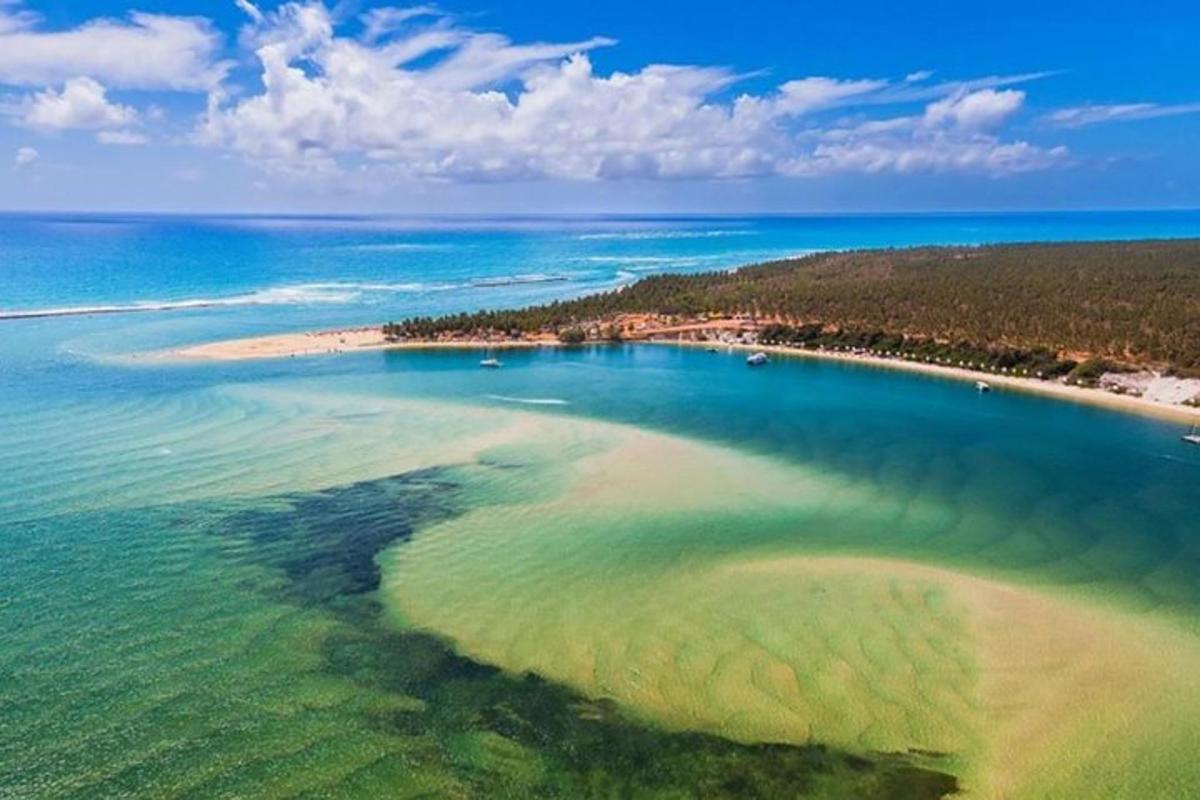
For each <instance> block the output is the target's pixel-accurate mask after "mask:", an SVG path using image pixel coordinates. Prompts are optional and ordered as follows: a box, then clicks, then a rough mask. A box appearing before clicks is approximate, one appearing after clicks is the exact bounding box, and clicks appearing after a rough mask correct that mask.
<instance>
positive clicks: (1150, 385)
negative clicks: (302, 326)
mask: <svg viewBox="0 0 1200 800" xmlns="http://www.w3.org/2000/svg"><path fill="white" fill-rule="evenodd" d="M664 341H667V342H681V343H693V344H703V345H707V346H722V347H726V346H732V347H744V348H759V349H770V350H773V351H775V352H779V353H795V354H798V355H807V356H816V357H824V358H836V359H842V360H847V359H848V360H855V361H859V362H866V363H871V364H873V365H876V366H887V367H898V368H905V369H918V370H922V371H926V372H936V373H939V374H944V375H947V376H949V377H957V378H966V379H971V380H979V379H986V380H988V381H993V382H996V383H998V384H1002V385H1007V386H1012V387H1015V388H1021V389H1029V390H1033V391H1038V392H1040V393H1044V394H1045V393H1048V394H1053V395H1056V396H1060V397H1067V398H1070V399H1080V400H1092V401H1095V402H1101V403H1103V404H1105V405H1109V406H1114V405H1115V406H1117V407H1120V408H1124V409H1126V410H1135V411H1139V410H1140V411H1147V410H1149V411H1151V412H1156V411H1157V412H1168V415H1169V416H1174V417H1177V418H1180V419H1188V418H1192V419H1195V418H1197V417H1198V416H1200V408H1197V406H1198V405H1200V240H1161V241H1135V242H1101V243H1080V244H1020V245H998V246H985V247H922V248H913V249H886V250H859V251H848V252H829V253H819V254H814V255H810V256H805V257H803V258H797V259H788V260H784V261H776V262H770V263H764V264H757V265H753V266H747V267H742V268H740V269H736V270H732V271H721V272H709V273H700V274H692V275H657V276H652V277H647V278H644V279H642V280H640V281H638V282H636V283H633V284H630V285H628V286H624V287H621V288H619V289H616V290H614V291H610V292H607V293H603V294H596V295H591V296H586V297H581V298H578V299H575V300H568V301H560V302H555V303H549V304H545V305H539V306H531V307H528V308H523V309H515V310H499V311H482V312H478V313H473V314H455V315H447V316H443V317H436V318H435V317H415V318H410V319H405V320H402V321H399V322H389V323H386V324H384V325H382V326H381V327H373V328H360V329H353V330H339V331H324V332H315V333H299V334H283V335H279V336H268V337H258V338H254V339H243V340H235V341H228V342H214V343H210V344H204V345H199V346H195V347H190V348H185V349H183V350H178V351H173V352H171V353H168V354H166V355H168V356H170V357H174V358H184V359H219V360H225V359H241V358H263V357H285V356H298V355H314V354H333V353H339V352H348V351H360V350H363V349H384V348H420V347H492V348H494V347H532V346H539V345H542V346H544V345H559V344H568V345H569V344H582V343H588V342H664Z"/></svg>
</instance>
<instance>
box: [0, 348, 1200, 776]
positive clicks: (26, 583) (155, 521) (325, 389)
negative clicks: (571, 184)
mask: <svg viewBox="0 0 1200 800" xmlns="http://www.w3.org/2000/svg"><path fill="white" fill-rule="evenodd" d="M478 359H479V356H478V354H404V355H378V354H373V355H365V356H358V357H347V358H345V359H340V360H338V359H330V360H315V361H312V362H304V361H303V360H297V361H294V362H290V363H286V364H279V363H275V364H268V363H264V364H250V365H233V366H212V367H188V368H174V367H165V366H164V367H136V368H131V367H128V366H124V365H118V364H93V363H83V362H81V363H78V364H76V365H75V366H73V367H72V369H73V370H74V371H73V372H71V373H70V378H69V380H68V379H67V378H66V377H61V376H64V375H66V374H67V372H66V371H65V370H64V371H61V372H54V373H53V375H54V376H56V377H54V378H53V379H50V378H47V379H45V381H44V383H43V384H42V385H40V386H38V387H30V386H29V385H27V384H26V385H20V384H18V383H15V382H14V383H11V384H10V385H9V387H8V388H10V389H11V391H10V392H9V393H7V394H6V395H5V399H4V401H3V403H0V446H2V447H3V450H4V452H5V454H6V455H7V457H8V463H9V464H11V465H15V466H13V467H12V468H11V469H10V470H9V473H8V479H7V480H5V481H3V482H0V527H2V529H3V537H4V539H3V541H4V547H5V550H4V552H5V560H4V563H3V567H0V588H2V592H0V685H3V687H4V691H3V694H2V695H0V765H2V766H3V769H0V796H4V797H19V798H26V797H72V796H76V797H111V796H139V797H141V796H146V797H170V796H180V797H234V796H236V797H245V796H255V797H258V796H264V797H296V796H312V797H318V796H320V797H326V796H347V797H363V796H368V797H370V796H379V795H381V794H386V795H388V796H402V797H403V796H412V797H494V796H509V797H533V796H547V797H555V796H557V797H581V796H596V797H627V796H633V797H642V796H645V797H719V796H729V797H746V796H750V797H753V796H761V797H778V796H796V795H798V794H800V795H805V796H816V797H881V798H882V797H936V796H940V795H942V794H944V793H945V792H946V791H949V790H950V789H951V788H953V787H954V786H955V785H962V786H965V787H966V788H967V789H971V790H976V789H979V787H980V786H981V785H982V784H981V783H980V781H981V779H980V778H979V775H980V774H982V773H981V770H982V769H983V767H981V766H980V765H981V764H988V765H992V764H995V763H997V756H996V753H995V752H994V751H995V747H994V744H993V738H992V730H993V728H995V729H996V730H1005V731H1007V730H1010V729H1013V730H1015V729H1016V727H1017V726H1013V725H1009V724H1008V722H1010V721H1011V718H1010V717H1011V715H1010V716H1009V717H1006V716H1005V715H1004V713H1003V709H1000V710H998V709H997V708H995V707H994V706H993V704H994V702H995V698H996V697H997V696H1006V695H1007V696H1012V697H1015V698H1019V700H1020V701H1021V703H1022V704H1023V705H1025V706H1028V707H1031V708H1032V707H1042V706H1046V707H1049V708H1053V707H1054V706H1053V704H1052V702H1051V701H1052V700H1054V698H1056V697H1057V698H1066V699H1067V700H1068V701H1069V702H1070V703H1073V704H1074V705H1076V706H1080V705H1081V704H1082V706H1083V707H1094V708H1095V709H1097V710H1098V713H1097V714H1095V715H1094V719H1093V721H1092V722H1090V723H1088V724H1081V725H1077V726H1073V727H1070V728H1069V729H1063V730H1062V731H1056V732H1055V736H1054V737H1053V738H1052V739H1047V740H1045V745H1046V746H1045V748H1044V749H1045V751H1046V752H1047V753H1049V754H1050V755H1051V758H1050V761H1051V762H1052V764H1050V765H1049V766H1048V765H1047V763H1046V761H1045V760H1037V759H1034V758H1033V757H1032V756H1031V757H1030V758H1031V759H1032V760H1030V761H1029V762H1028V763H1026V762H1025V761H1022V762H1020V763H1016V762H1013V763H1011V764H1009V763H1008V762H1005V761H1004V760H1003V759H999V762H1000V764H1001V766H1002V769H999V768H997V769H999V771H1001V772H1011V773H1012V774H1013V775H1017V774H1020V775H1021V776H1022V777H1021V780H1019V781H1016V784H1015V785H1018V786H1019V788H1020V789H1021V793H1022V794H1024V795H1027V796H1064V795H1063V792H1064V791H1066V792H1068V793H1070V792H1071V791H1075V790H1078V787H1079V786H1081V785H1086V784H1085V783H1083V782H1081V780H1087V779H1090V780H1092V781H1101V782H1102V784H1101V785H1103V786H1105V788H1106V793H1107V794H1108V795H1110V796H1137V797H1148V796H1185V795H1186V793H1187V792H1188V791H1190V790H1191V789H1192V788H1193V787H1195V786H1196V785H1197V782H1196V781H1197V775H1196V772H1195V769H1194V767H1193V766H1192V765H1193V764H1194V763H1195V758H1194V756H1195V755H1196V754H1197V753H1196V752H1195V745H1194V742H1195V741H1197V739H1196V738H1195V736H1194V735H1193V734H1194V733H1195V730H1194V727H1193V725H1192V723H1190V722H1189V721H1188V720H1189V719H1190V718H1192V717H1191V716H1189V715H1192V712H1193V711H1194V710H1195V709H1196V708H1197V706H1198V705H1200V703H1197V697H1196V692H1195V691H1194V686H1193V685H1192V684H1193V683H1194V682H1192V681H1190V678H1189V675H1190V674H1191V673H1190V670H1191V669H1192V668H1193V667H1195V666H1200V659H1197V658H1195V657H1194V655H1193V644H1194V639H1195V633H1194V631H1195V621H1196V619H1197V614H1196V611H1197V605H1198V603H1200V596H1198V595H1197V593H1196V592H1197V590H1196V586H1197V583H1196V581H1195V576H1196V574H1197V551H1196V533H1197V530H1196V527H1195V525H1194V522H1193V521H1192V517H1191V516H1189V512H1188V509H1189V508H1193V507H1194V504H1195V499H1196V494H1195V489H1194V486H1195V478H1196V475H1197V474H1198V473H1197V469H1198V468H1200V461H1198V460H1197V457H1196V455H1195V454H1193V453H1191V452H1190V451H1187V450H1185V449H1181V446H1180V445H1179V444H1178V441H1177V431H1176V430H1175V429H1174V428H1173V427H1172V426H1169V425H1164V424H1162V423H1158V422H1154V421H1150V420H1140V419H1136V418H1129V417H1122V416H1119V415H1115V414H1110V413H1107V412H1100V411H1095V410H1092V409H1087V408H1082V407H1076V406H1069V405H1065V404H1058V403H1051V402H1047V401H1042V400H1037V399H1032V398H1024V397H1019V396H1013V395H1008V394H1004V393H995V394H993V395H992V396H989V397H988V398H980V397H978V396H977V395H976V394H975V393H974V392H973V391H971V389H970V387H969V386H963V385H960V384H953V383H946V382H940V381H932V380H928V379H923V378H916V377H910V376H904V375H893V374H890V373H880V372H874V371H868V370H859V369H852V368H846V367H841V366H835V365H827V364H812V363H807V362H805V363H784V362H778V363H776V364H773V365H772V366H771V368H770V369H769V370H768V371H763V372H759V371H755V372H753V373H748V371H747V370H746V369H745V367H744V365H742V364H741V363H740V361H739V360H738V359H736V358H732V357H726V356H724V355H720V356H712V355H710V354H706V353H702V352H694V351H682V350H676V349H672V348H652V347H643V348H611V349H594V350H580V351H572V352H552V353H528V354H512V355H511V356H506V357H505V360H506V366H505V368H504V369H503V370H500V371H499V372H484V371H481V370H479V369H478V367H477V362H478ZM60 380H61V384H60V383H58V381H60ZM64 387H71V389H70V391H66V390H64ZM35 388H36V391H35ZM545 401H555V402H554V403H547V402H545ZM893 564H898V565H901V566H898V567H896V568H895V569H893V568H892V566H891V565H893ZM913 565H920V566H919V567H914V566H913ZM962 576H966V577H962ZM972 581H974V583H972ZM1007 587H1018V588H1017V589H1014V590H1013V591H1017V592H1018V594H1017V595H1014V596H1016V597H1017V598H1018V600H1019V603H1017V605H1019V607H1015V606H1014V604H1013V603H1011V602H1010V601H1009V597H1008V595H1007V594H1005V592H1008V591H1009V589H1008V588H1007ZM1025 593H1028V595H1027V594H1025ZM981 598H982V599H981ZM1022 603H1023V604H1026V605H1020V604H1022ZM1014 608H1015V610H1014ZM1039 614H1043V615H1044V618H1045V619H1047V620H1049V621H1050V622H1049V623H1048V624H1047V625H1045V626H1041V627H1053V626H1059V625H1061V626H1062V630H1064V631H1066V630H1068V628H1069V632H1070V635H1067V634H1065V633H1064V634H1063V635H1064V636H1065V637H1066V638H1064V639H1063V640H1062V641H1063V642H1064V646H1063V647H1064V651H1065V652H1067V653H1068V654H1070V653H1093V651H1095V652H1111V653H1113V654H1117V655H1120V659H1117V658H1114V659H1113V662H1114V664H1116V665H1117V666H1116V667H1113V668H1112V669H1109V668H1108V667H1106V666H1104V665H1101V667H1103V668H1100V667H1097V666H1096V665H1097V664H1098V663H1100V660H1099V659H1095V658H1090V659H1082V660H1076V661H1072V660H1071V659H1070V658H1067V659H1059V661H1061V662H1062V664H1063V665H1064V666H1063V668H1062V669H1059V670H1057V671H1056V670H1055V668H1054V664H1055V663H1058V662H1055V661H1054V659H1055V658H1057V657H1058V656H1059V655H1060V654H1058V653H1054V652H1052V651H1047V650H1045V649H1039V648H1042V645H1043V644H1044V642H1043V639H1045V637H1046V636H1050V635H1051V634H1053V633H1054V631H1053V630H1051V631H1049V632H1048V633H1047V632H1045V631H1043V632H1042V633H1039V634H1038V636H1040V637H1042V638H1036V637H1034V638H1035V639H1036V641H1033V640H1031V641H1025V640H1024V639H1017V640H1014V641H1013V642H1008V641H1007V640H1005V639H1003V633H1002V632H1003V631H1004V630H1006V629H1018V630H1019V626H1017V625H1016V624H1015V623H1014V621H1015V620H1021V621H1023V622H1022V624H1025V623H1027V622H1028V620H1029V619H1037V618H1038V615H1039ZM989 615H991V616H989ZM1089 615H1090V616H1089ZM981 620H982V622H981ZM1080 620H1082V622H1081V621H1080ZM1111 620H1116V621H1115V622H1112V621H1111ZM1141 628H1145V629H1146V630H1147V631H1150V633H1147V634H1146V635H1147V637H1148V638H1146V639H1145V640H1144V641H1143V640H1142V639H1140V638H1137V637H1136V636H1134V634H1133V633H1131V632H1136V631H1137V630H1140V629H1141ZM1139 635H1140V634H1139ZM1007 644H1011V645H1012V647H1011V648H1008V649H1010V650H1011V651H1012V652H1013V653H1015V654H1016V655H1017V656H1019V657H1020V658H1023V659H1025V660H1024V661H1020V660H1015V661H1012V662H1006V661H1004V660H1003V659H1002V658H1000V657H999V656H998V655H997V653H998V652H999V651H1001V650H1003V649H1005V648H1004V647H1002V646H1001V645H1007ZM1139 648H1140V649H1139ZM1153 648H1159V649H1158V650H1154V649H1153ZM1135 649H1138V650H1139V652H1141V651H1146V650H1148V651H1149V652H1153V653H1155V658H1151V659H1147V660H1138V659H1137V658H1136V657H1135V655H1136V654H1133V653H1132V651H1133V650H1135ZM1127 651H1128V652H1127ZM1048 652H1049V654H1050V656H1051V658H1050V659H1049V661H1047V658H1046V656H1047V653H1048ZM1026 656H1028V658H1026ZM1156 661H1157V665H1156ZM1051 662H1054V663H1051ZM1048 664H1049V666H1048ZM1009 667H1014V668H1016V669H1017V670H1018V673H1019V674H1020V676H1021V681H1022V682H1024V683H1027V684H1028V686H1029V687H1032V688H1034V689H1036V688H1037V687H1041V686H1047V687H1052V688H1053V689H1054V694H1053V696H1046V697H1043V696H1039V695H1037V694H1023V693H1022V692H1026V691H1028V689H1022V688H1021V687H1016V688H1013V687H1010V686H1008V685H1004V684H1002V683H993V682H995V681H998V680H1000V679H999V678H998V677H997V676H998V675H1000V674H1001V672H1002V671H1003V668H1009ZM1142 669H1144V670H1146V671H1145V675H1144V676H1139V678H1138V679H1137V681H1135V680H1134V678H1132V677H1131V676H1132V675H1134V674H1138V673H1137V671H1138V670H1142ZM1097 670H1098V671H1097ZM1159 673H1161V674H1159ZM1056 675H1057V676H1065V677H1063V678H1060V677H1056ZM1072 683H1074V684H1075V685H1077V686H1080V687H1086V688H1087V694H1085V695H1079V694H1072V691H1071V690H1070V684H1072ZM1139 686H1144V687H1148V688H1145V689H1144V690H1143V689H1139V688H1138V687H1139ZM1163 696H1170V697H1171V699H1172V705H1171V706H1170V707H1164V706H1162V705H1161V700H1162V697H1163ZM1125 697H1128V698H1131V699H1130V700H1129V701H1128V702H1126V700H1124V699H1121V698H1125ZM1081 698H1082V699H1081ZM1135 701H1136V702H1135ZM1089 704H1091V705H1090V706H1089ZM1107 708H1113V709H1115V710H1114V711H1113V715H1108V716H1106V714H1105V713H1100V712H1102V711H1103V709H1107ZM1139 709H1141V710H1139ZM1147 710H1148V711H1147ZM1148 713H1149V715H1150V716H1149V718H1148V716H1147V714H1148ZM1155 715H1157V716H1156V718H1157V720H1159V721H1160V722H1161V724H1155ZM1195 718H1200V717H1195ZM1022 719H1024V718H1023V717H1022ZM1001 722H1004V723H1005V724H1000V723H1001ZM1028 738H1029V739H1030V741H1033V742H1039V741H1042V740H1039V739H1038V738H1037V737H1036V736H1030V737H1028ZM1056 765H1060V766H1056ZM1051 767H1054V768H1051ZM1079 770H1084V771H1085V773H1086V774H1085V775H1084V776H1083V778H1082V779H1081V777H1080V776H1079V775H1078V774H1076V772H1078V771H1079ZM992 771H993V772H995V771H996V769H993V770H992ZM989 774H990V773H989ZM1173 790H1175V791H1173ZM1179 792H1183V793H1184V794H1182V795H1181V794H1180V793H1179ZM980 793H981V794H982V792H980Z"/></svg>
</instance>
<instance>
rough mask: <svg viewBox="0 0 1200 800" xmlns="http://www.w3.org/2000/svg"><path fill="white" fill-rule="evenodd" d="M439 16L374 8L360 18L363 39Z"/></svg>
mask: <svg viewBox="0 0 1200 800" xmlns="http://www.w3.org/2000/svg"><path fill="white" fill-rule="evenodd" d="M239 2H240V0H239ZM438 15H439V14H438V10H437V9H436V8H435V7H434V6H411V7H409V8H393V7H387V8H373V9H371V10H370V11H368V12H367V13H365V14H363V15H362V16H361V17H360V18H359V19H361V20H362V24H363V34H362V38H363V40H364V41H367V42H374V41H378V40H379V39H382V38H383V37H384V36H387V35H388V34H389V33H394V32H395V31H397V30H399V29H400V28H401V27H402V26H403V25H404V24H405V23H406V22H408V21H409V20H413V19H418V18H420V17H430V16H438Z"/></svg>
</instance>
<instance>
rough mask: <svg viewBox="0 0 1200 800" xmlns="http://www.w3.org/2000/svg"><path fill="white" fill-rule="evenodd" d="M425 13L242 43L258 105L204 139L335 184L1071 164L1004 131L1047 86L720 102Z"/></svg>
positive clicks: (248, 101)
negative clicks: (857, 112) (1027, 99)
mask: <svg viewBox="0 0 1200 800" xmlns="http://www.w3.org/2000/svg"><path fill="white" fill-rule="evenodd" d="M420 12H421V13H420V14H415V13H414V14H408V15H407V16H405V13H404V12H396V13H394V14H392V15H391V16H388V15H384V17H379V18H374V17H372V18H369V19H368V20H364V26H365V27H364V32H363V36H362V37H361V38H359V39H355V38H353V37H348V36H341V35H338V34H337V32H336V25H335V21H334V19H333V17H332V16H331V14H330V13H329V12H328V11H327V10H326V8H325V7H324V6H322V5H320V4H319V3H315V2H307V3H288V4H285V5H284V6H281V7H280V8H279V10H278V11H276V12H275V13H273V14H270V15H268V16H266V17H264V18H263V20H262V22H261V23H260V24H255V25H253V26H252V27H251V29H250V30H248V31H247V32H245V33H244V34H243V36H242V40H243V42H245V43H246V44H247V45H248V46H250V47H252V48H253V49H254V52H255V54H256V56H257V58H258V61H259V63H260V65H261V80H262V86H263V89H262V91H261V93H259V94H256V95H251V96H246V97H239V98H237V99H236V100H232V101H231V100H229V98H227V97H226V95H225V94H224V93H222V92H214V93H212V94H211V95H210V102H209V109H208V112H207V114H206V116H205V119H204V120H203V122H202V124H201V126H200V128H199V130H198V131H197V140H198V141H200V142H202V143H205V144H208V145H212V146H219V147H225V148H229V149H232V150H234V151H236V152H239V153H241V154H242V155H243V156H244V157H246V158H247V159H248V160H250V161H251V162H253V163H255V164H257V165H259V166H261V167H262V168H264V169H266V170H269V171H278V172H285V173H300V174H310V175H333V174H338V173H339V172H340V171H341V170H342V166H343V165H344V164H345V165H348V163H357V164H361V163H363V162H366V163H370V164H372V165H374V166H373V167H372V168H371V170H370V172H371V173H372V174H376V175H378V176H380V179H381V180H384V179H390V178H391V177H394V176H406V177H419V178H429V179H446V180H487V179H511V178H543V177H549V178H570V179H599V178H614V177H650V178H693V177H698V178H724V177H752V176H761V175H797V176H798V175H810V174H818V173H824V172H832V171H859V172H879V171H884V170H888V171H897V172H910V171H916V170H970V171H979V172H983V173H986V174H992V175H1000V174H1006V173H1010V172H1019V171H1024V170H1028V169H1039V168H1044V167H1047V166H1051V165H1053V164H1055V163H1060V162H1061V161H1062V158H1063V155H1064V152H1063V151H1061V150H1059V149H1050V150H1045V149H1042V148H1040V147H1038V146H1036V145H1034V144H1031V143H1028V142H1019V141H1018V142H1008V141H1005V140H1004V139H1003V137H1002V136H1001V135H1000V133H999V129H1000V127H1001V126H1002V125H1003V124H1004V123H1005V122H1006V121H1007V120H1009V119H1010V118H1011V117H1012V116H1013V115H1014V114H1015V113H1017V112H1018V111H1019V110H1020V108H1021V106H1022V103H1023V101H1024V93H1023V92H1019V91H1015V90H999V87H1001V86H1004V85H1006V84H1012V83H1018V82H1023V81H1027V80H1032V79H1033V78H1035V77H1038V75H1037V74H1033V75H1023V76H1012V77H989V78H983V79H979V80H976V81H964V82H943V83H939V84H923V85H921V86H915V85H912V82H908V83H904V82H892V81H887V80H883V79H874V78H871V79H853V80H841V79H837V78H831V77H809V78H803V79H799V80H792V81H787V82H784V83H782V84H780V85H779V86H778V87H777V88H776V89H774V90H772V91H768V92H765V93H762V94H743V95H741V96H739V97H737V98H735V99H733V100H727V99H726V100H722V99H720V98H721V97H722V95H723V94H724V93H725V91H726V90H727V89H728V88H729V87H730V86H731V85H733V84H734V83H736V82H737V81H739V80H740V78H739V76H738V75H736V74H734V73H732V72H730V71H729V70H726V69H722V68H714V67H696V66H665V65H649V66H646V67H644V68H642V69H640V70H638V71H635V72H614V73H611V74H608V75H602V74H597V73H596V72H595V70H594V69H593V66H592V62H591V59H590V58H589V57H588V55H587V51H588V50H591V49H593V48H596V47H602V46H606V45H610V44H613V42H612V41H611V40H608V39H604V38H593V39H588V40H584V41H580V42H573V43H567V44H556V43H541V44H532V45H518V44H513V43H512V42H510V41H509V40H508V39H506V38H505V37H503V36H500V35H498V34H495V33H476V32H472V31H468V30H464V29H461V28H458V27H456V26H454V25H453V24H451V23H450V22H449V21H448V20H446V19H444V18H436V17H435V18H433V19H432V20H423V21H422V20H419V19H418V18H419V17H428V16H429V14H431V13H432V12H431V11H430V10H429V9H420ZM418 59H421V61H419V62H418V61H417V60H418ZM414 62H417V63H419V64H420V66H413V63H414ZM910 77H911V76H910ZM917 102H920V103H925V102H928V105H927V106H926V107H925V108H924V111H923V113H922V114H919V115H916V116H907V117H893V118H889V119H874V120H871V119H868V120H866V121H859V122H858V123H856V124H849V123H841V124H839V125H837V126H834V127H829V123H827V122H825V123H823V122H822V121H821V120H822V113H823V112H827V111H828V110H829V109H834V108H843V109H846V108H851V107H856V106H857V107H860V108H868V107H872V106H876V107H877V106H880V105H883V104H887V103H917Z"/></svg>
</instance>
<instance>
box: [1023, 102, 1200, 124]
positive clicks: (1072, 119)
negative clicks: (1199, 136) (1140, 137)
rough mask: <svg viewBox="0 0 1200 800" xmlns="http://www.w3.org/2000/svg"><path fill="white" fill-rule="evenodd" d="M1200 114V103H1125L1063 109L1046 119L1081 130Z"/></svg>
mask: <svg viewBox="0 0 1200 800" xmlns="http://www.w3.org/2000/svg"><path fill="white" fill-rule="evenodd" d="M1198 113H1200V103H1178V104H1175V105H1159V104H1157V103H1124V104H1117V105H1088V106H1076V107H1074V108H1062V109H1059V110H1058V111H1055V112H1053V113H1052V114H1049V115H1047V116H1046V117H1045V120H1046V121H1047V122H1049V123H1050V124H1052V125H1056V126H1058V127H1061V128H1081V127H1083V126H1085V125H1096V124H1098V123H1102V122H1128V121H1132V120H1139V119H1157V118H1159V117H1176V116H1180V115H1181V114H1198Z"/></svg>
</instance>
